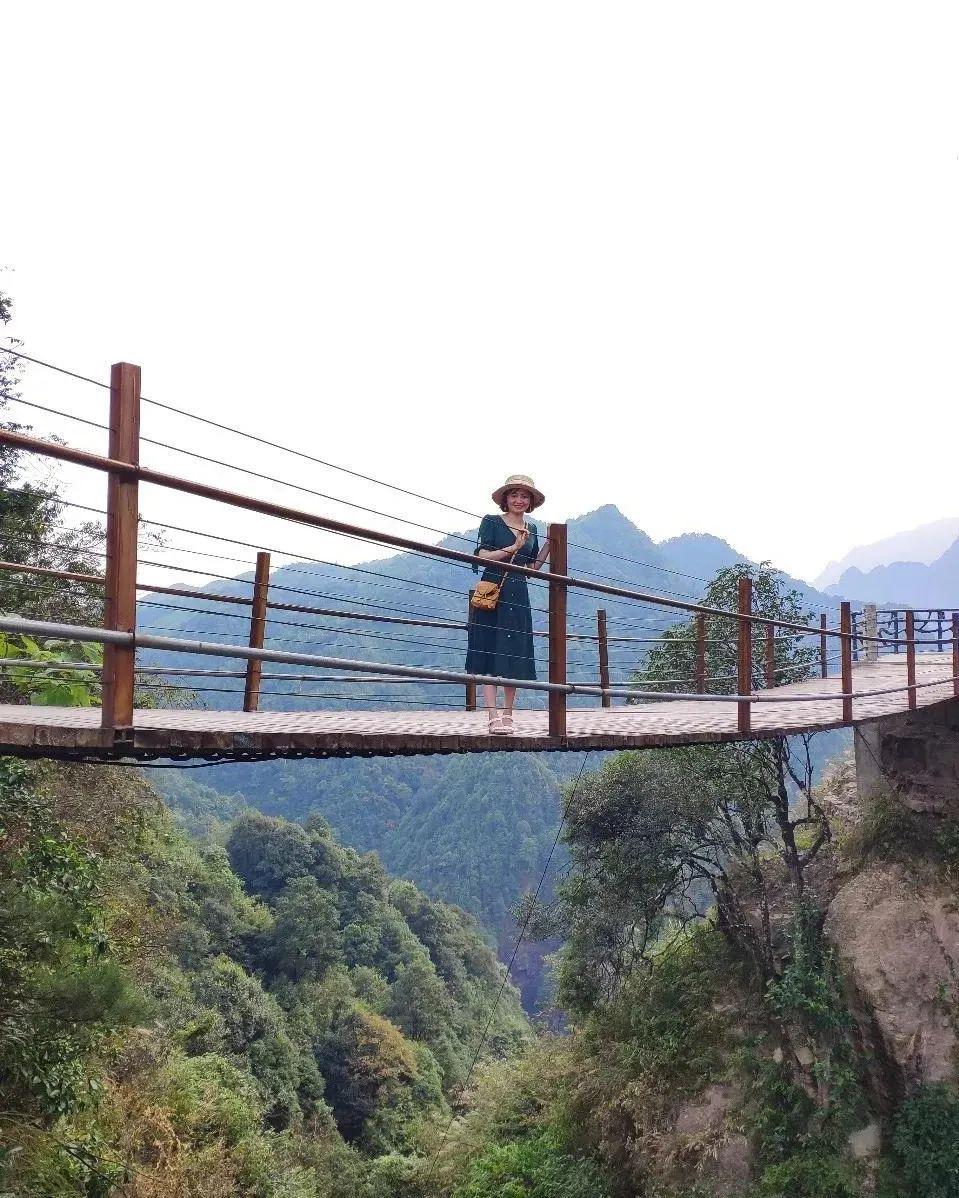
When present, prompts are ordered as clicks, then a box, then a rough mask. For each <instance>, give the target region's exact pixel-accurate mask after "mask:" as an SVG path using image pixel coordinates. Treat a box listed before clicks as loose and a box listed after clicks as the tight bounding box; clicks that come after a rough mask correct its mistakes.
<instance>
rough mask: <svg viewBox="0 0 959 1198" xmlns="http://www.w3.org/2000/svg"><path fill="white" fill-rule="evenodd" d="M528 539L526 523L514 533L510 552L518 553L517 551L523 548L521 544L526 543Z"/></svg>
mask: <svg viewBox="0 0 959 1198" xmlns="http://www.w3.org/2000/svg"><path fill="white" fill-rule="evenodd" d="M528 540H529V529H528V528H527V527H526V525H524V526H523V527H522V528H521V529H519V531H518V532H517V533H516V540H515V541H514V542H513V548H512V550H511V551H510V552H512V553H519V551H520V550H521V549H522V548H523V546H524V545H525V544H526V542H527V541H528Z"/></svg>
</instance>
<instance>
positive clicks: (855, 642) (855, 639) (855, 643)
mask: <svg viewBox="0 0 959 1198" xmlns="http://www.w3.org/2000/svg"><path fill="white" fill-rule="evenodd" d="M850 619H851V621H852V659H853V661H858V660H859V613H858V612H854V611H852V610H851V609H850Z"/></svg>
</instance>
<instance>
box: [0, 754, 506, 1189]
mask: <svg viewBox="0 0 959 1198" xmlns="http://www.w3.org/2000/svg"><path fill="white" fill-rule="evenodd" d="M0 847H2V852H0V1192H4V1193H5V1194H9V1195H17V1196H18V1198H54V1196H55V1195H81V1194H82V1195H91V1196H94V1195H104V1196H105V1195H108V1194H114V1193H121V1192H122V1193H124V1194H128V1195H136V1196H137V1198H147V1196H156V1198H160V1196H161V1195H162V1196H164V1198H175V1196H177V1195H194V1194H195V1195H200V1194H201V1193H202V1194H203V1195H205V1196H207V1198H209V1196H210V1195H213V1196H217V1195H223V1196H227V1195H249V1196H250V1198H254V1196H255V1198H317V1196H331V1198H332V1196H333V1195H337V1196H342V1198H353V1196H357V1198H360V1196H363V1195H370V1196H371V1198H372V1196H374V1195H375V1196H382V1198H387V1196H391V1195H393V1194H396V1193H398V1192H399V1191H398V1190H397V1188H396V1181H395V1179H396V1178H397V1177H399V1176H401V1175H402V1173H403V1172H404V1170H405V1168H406V1166H405V1165H404V1159H405V1158H406V1157H408V1156H410V1157H412V1156H416V1155H420V1156H421V1155H422V1154H424V1153H425V1152H427V1151H428V1150H429V1147H430V1145H431V1144H433V1143H435V1141H436V1138H437V1136H438V1135H439V1132H440V1130H441V1129H442V1127H443V1126H444V1125H445V1123H446V1122H448V1120H449V1117H450V1112H451V1107H450V1102H451V1101H452V1102H454V1103H455V1102H456V1101H458V1095H459V1093H460V1090H461V1088H462V1086H463V1084H464V1082H465V1080H466V1078H467V1075H468V1071H469V1066H470V1062H471V1060H472V1058H473V1054H474V1052H476V1051H477V1050H478V1049H479V1048H480V1046H481V1045H482V1048H483V1053H484V1055H492V1056H503V1055H506V1054H509V1053H510V1052H512V1051H515V1050H516V1048H517V1047H518V1046H519V1045H520V1044H521V1043H522V1042H523V1040H524V1039H525V1038H526V1037H527V1035H528V1033H527V1029H526V1025H525V1021H524V1019H523V1017H522V1014H521V1011H520V1008H519V1004H518V1000H517V997H516V995H515V992H514V991H513V990H512V988H511V987H507V989H506V991H505V993H503V994H502V995H501V997H500V998H499V1001H498V1003H497V1004H496V1005H495V1006H494V999H495V998H496V996H497V995H498V994H499V992H500V990H501V987H502V975H503V971H502V967H501V966H500V965H498V964H497V962H496V961H495V959H494V957H493V955H492V953H491V952H490V950H489V949H488V948H487V947H486V945H485V944H484V943H483V941H482V939H481V938H480V936H479V934H478V932H477V930H476V928H475V925H474V924H473V923H472V920H471V919H470V918H469V917H467V916H466V915H464V914H463V913H462V912H461V911H459V910H457V909H455V908H452V907H449V906H446V905H444V904H441V903H435V902H432V901H430V900H429V899H427V898H426V897H425V896H424V895H423V894H422V893H421V892H420V891H418V890H417V889H416V887H414V886H413V885H412V884H410V883H408V882H396V881H394V880H393V879H391V878H390V877H389V875H388V874H387V873H386V872H385V870H384V869H383V867H382V866H381V865H380V863H379V862H378V861H377V860H376V859H375V858H373V857H371V856H368V855H362V854H358V853H356V852H355V851H354V850H352V849H346V848H343V847H341V846H340V845H339V844H338V843H337V842H336V840H335V839H334V838H333V837H332V835H331V833H330V830H329V828H328V826H327V825H326V824H325V823H323V821H322V820H319V819H316V818H313V819H311V820H310V821H308V823H307V826H306V827H305V828H304V827H300V826H298V825H294V824H290V823H287V822H286V821H282V820H277V819H271V818H268V817H266V816H262V815H259V814H251V815H248V816H245V817H243V818H241V819H239V820H238V821H237V822H236V823H235V824H234V825H233V826H232V827H231V828H230V830H229V833H228V836H227V840H226V848H225V849H223V848H219V847H214V846H208V847H207V848H205V849H198V848H197V847H195V846H194V845H193V844H192V843H191V842H190V841H188V840H187V839H186V837H185V836H184V834H183V833H182V832H179V831H177V830H176V829H175V827H174V825H173V823H172V821H171V818H170V816H169V815H168V814H167V812H166V811H165V809H164V807H163V805H162V804H161V802H160V801H159V800H158V798H157V797H156V796H155V795H154V794H153V793H152V791H151V790H150V788H149V787H148V786H146V785H145V784H144V783H143V782H142V781H141V780H140V779H139V777H138V774H137V773H136V772H133V771H124V770H121V769H116V768H109V767H84V766H55V765H40V764H33V765H28V764H24V763H18V762H15V761H12V760H9V759H4V760H2V761H0ZM487 1025H488V1026H487ZM484 1030H485V1035H484Z"/></svg>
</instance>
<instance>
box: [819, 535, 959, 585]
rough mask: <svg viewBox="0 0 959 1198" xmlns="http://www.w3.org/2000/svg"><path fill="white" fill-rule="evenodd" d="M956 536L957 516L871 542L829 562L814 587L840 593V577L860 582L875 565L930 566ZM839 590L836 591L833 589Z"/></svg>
mask: <svg viewBox="0 0 959 1198" xmlns="http://www.w3.org/2000/svg"><path fill="white" fill-rule="evenodd" d="M957 537H959V516H950V517H947V518H946V519H943V520H933V521H932V522H931V523H929V524H920V525H919V526H918V527H917V528H910V529H907V530H906V531H905V532H897V533H894V534H893V535H892V536H890V537H883V538H882V540H879V541H873V542H872V543H871V544H869V545H857V546H856V547H855V549H850V551H849V552H848V553H847V554H846V555H845V557H842V558H840V560H839V561H836V562H830V563H829V564H828V565H827V566H826V568H825V569H824V570H823V571H822V573H821V574H820V575H819V576H818V577H817V578H815V579H814V580H813V585H814V586H816V587H819V588H820V589H821V590H824V591H828V592H829V593H830V594H833V593H836V594H839V593H841V589H842V581H841V580H842V578H843V576H844V575H845V574H846V572H847V571H850V570H851V571H854V573H853V574H852V575H851V577H852V578H855V579H859V578H861V577H863V576H864V575H866V574H868V573H869V572H870V571H872V570H874V569H875V568H876V567H877V566H890V565H892V564H893V563H899V562H908V563H912V564H919V565H924V566H930V565H932V563H933V562H935V561H936V560H937V559H938V558H939V557H941V556H942V555H943V554H944V553H945V552H946V550H947V549H948V548H949V547H950V546H951V545H952V544H953V542H954V541H955V540H956V538H957ZM837 587H838V588H839V589H836V588H837Z"/></svg>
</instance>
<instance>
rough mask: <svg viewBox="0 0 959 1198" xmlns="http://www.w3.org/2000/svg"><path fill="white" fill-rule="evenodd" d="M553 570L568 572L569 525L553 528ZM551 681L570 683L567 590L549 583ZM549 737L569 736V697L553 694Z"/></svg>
mask: <svg viewBox="0 0 959 1198" xmlns="http://www.w3.org/2000/svg"><path fill="white" fill-rule="evenodd" d="M548 535H549V571H550V573H551V574H565V573H566V525H565V524H551V525H550V526H549V533H548ZM549 680H550V682H558V683H560V684H565V682H566V587H565V585H564V584H563V583H559V582H551V583H550V584H549ZM549 735H550V736H551V737H554V738H556V739H562V738H565V736H566V695H565V694H564V693H563V692H562V691H550V692H549Z"/></svg>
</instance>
